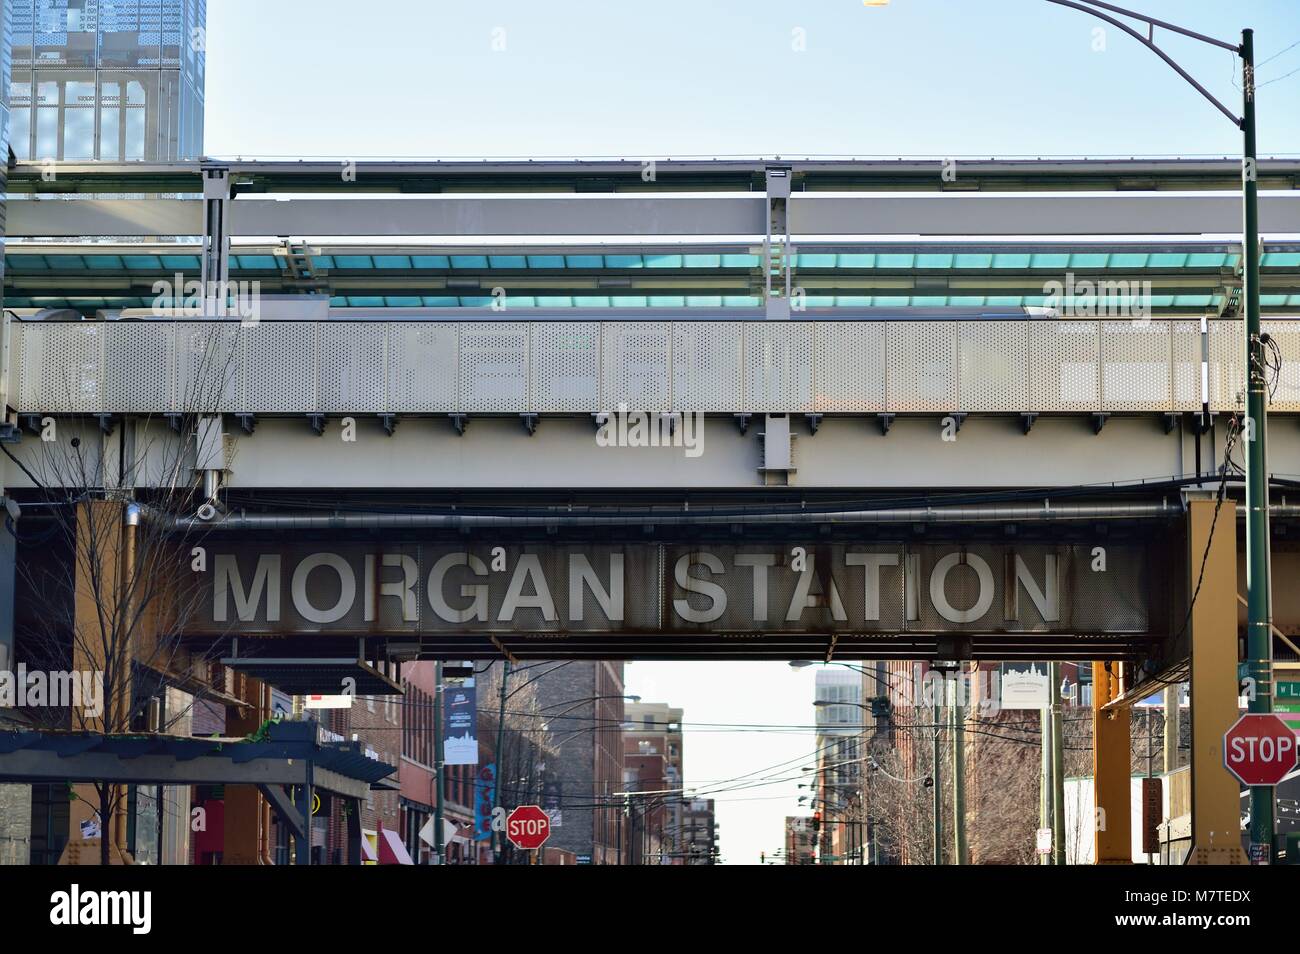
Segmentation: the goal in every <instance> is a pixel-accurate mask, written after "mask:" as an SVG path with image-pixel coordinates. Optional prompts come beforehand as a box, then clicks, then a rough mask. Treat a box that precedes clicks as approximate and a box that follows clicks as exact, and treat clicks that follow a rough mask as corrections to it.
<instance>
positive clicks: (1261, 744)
mask: <svg viewBox="0 0 1300 954" xmlns="http://www.w3.org/2000/svg"><path fill="white" fill-rule="evenodd" d="M1288 759H1289V760H1290V761H1291V762H1292V763H1293V764H1294V762H1295V737H1294V736H1291V737H1287V736H1283V737H1282V738H1280V739H1275V738H1272V737H1270V736H1265V737H1264V738H1262V739H1257V738H1253V737H1249V738H1244V739H1243V738H1235V739H1231V740H1229V742H1228V761H1229V762H1232V763H1233V764H1234V765H1240V764H1243V763H1246V762H1285V761H1287V760H1288Z"/></svg>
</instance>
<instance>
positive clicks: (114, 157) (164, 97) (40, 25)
mask: <svg viewBox="0 0 1300 954" xmlns="http://www.w3.org/2000/svg"><path fill="white" fill-rule="evenodd" d="M9 4H10V6H11V7H12V13H11V21H12V38H13V57H12V68H11V73H10V76H9V84H8V91H9V100H10V109H11V111H12V115H11V125H10V127H9V129H10V137H9V138H10V145H11V146H12V147H13V151H14V155H15V156H17V157H18V158H19V159H35V160H40V159H60V160H88V159H103V160H109V161H125V160H151V161H162V160H170V159H193V158H197V157H198V156H200V155H202V153H203V74H204V60H205V53H204V50H205V47H206V25H207V0H9Z"/></svg>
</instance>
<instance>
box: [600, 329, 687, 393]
mask: <svg viewBox="0 0 1300 954" xmlns="http://www.w3.org/2000/svg"><path fill="white" fill-rule="evenodd" d="M600 337H601V348H602V358H601V369H600V378H601V389H600V405H601V406H600V409H601V410H602V411H617V410H618V407H619V405H620V404H626V405H627V407H628V409H629V410H633V411H670V410H672V391H671V388H670V387H669V384H670V381H671V377H670V374H669V367H668V353H669V345H670V343H671V341H672V325H671V324H670V323H669V322H667V321H606V322H603V323H602V324H601V326H600Z"/></svg>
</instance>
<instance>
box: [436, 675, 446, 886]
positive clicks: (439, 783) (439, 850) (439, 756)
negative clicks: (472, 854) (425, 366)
mask: <svg viewBox="0 0 1300 954" xmlns="http://www.w3.org/2000/svg"><path fill="white" fill-rule="evenodd" d="M433 666H434V669H433V671H434V677H433V773H434V779H435V782H434V791H435V792H436V793H437V801H435V802H434V803H433V853H434V855H435V856H436V857H437V859H438V864H440V865H445V864H446V863H447V859H446V858H445V857H443V852H444V851H446V849H447V846H446V844H445V843H444V842H445V836H444V835H443V830H442V803H443V795H444V785H443V779H442V776H443V765H442V762H443V758H444V757H445V754H444V752H443V740H442V692H443V688H442V660H441V659H439V660H438V661H437V662H436V663H434V664H433Z"/></svg>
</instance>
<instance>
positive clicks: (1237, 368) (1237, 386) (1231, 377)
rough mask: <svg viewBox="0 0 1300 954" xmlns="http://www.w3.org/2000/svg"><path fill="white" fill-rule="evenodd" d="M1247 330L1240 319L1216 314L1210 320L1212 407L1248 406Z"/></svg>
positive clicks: (1216, 408)
mask: <svg viewBox="0 0 1300 954" xmlns="http://www.w3.org/2000/svg"><path fill="white" fill-rule="evenodd" d="M1244 335H1245V331H1244V330H1243V327H1242V323H1241V322H1240V321H1234V320H1232V319H1226V318H1215V319H1212V320H1211V321H1210V322H1209V336H1210V348H1209V350H1210V357H1209V361H1208V367H1207V369H1206V371H1207V375H1208V377H1209V382H1210V410H1212V411H1235V410H1237V409H1239V408H1240V409H1243V410H1244V409H1245V406H1246V395H1245V388H1246V374H1245V370H1244V368H1245V356H1244V352H1245V350H1246V344H1245V337H1244Z"/></svg>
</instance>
